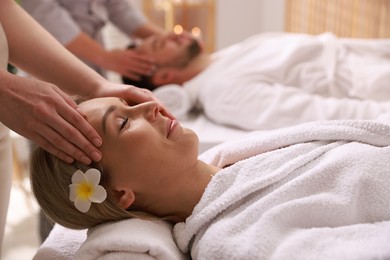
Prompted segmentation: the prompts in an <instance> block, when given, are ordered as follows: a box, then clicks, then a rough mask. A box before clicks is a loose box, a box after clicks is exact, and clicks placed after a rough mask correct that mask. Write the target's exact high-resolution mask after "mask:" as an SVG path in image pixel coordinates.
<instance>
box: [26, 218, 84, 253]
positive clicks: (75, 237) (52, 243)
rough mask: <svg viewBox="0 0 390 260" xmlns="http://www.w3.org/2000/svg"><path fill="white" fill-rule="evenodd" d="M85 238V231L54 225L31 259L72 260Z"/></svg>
mask: <svg viewBox="0 0 390 260" xmlns="http://www.w3.org/2000/svg"><path fill="white" fill-rule="evenodd" d="M86 238H87V230H86V229H83V230H73V229H68V228H65V227H63V226H60V225H58V224H55V225H54V227H53V229H52V230H51V232H50V234H49V236H48V237H47V239H46V240H45V241H44V242H43V244H42V245H41V246H40V247H39V249H38V251H37V253H36V254H35V256H34V258H33V259H34V260H47V259H56V260H73V259H74V256H75V254H76V252H77V250H79V248H80V246H81V245H82V243H83V242H84V241H85V239H86Z"/></svg>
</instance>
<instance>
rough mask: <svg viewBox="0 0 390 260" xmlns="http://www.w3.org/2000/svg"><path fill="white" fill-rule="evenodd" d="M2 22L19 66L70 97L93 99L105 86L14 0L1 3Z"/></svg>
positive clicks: (12, 54)
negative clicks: (55, 86) (77, 96)
mask: <svg viewBox="0 0 390 260" xmlns="http://www.w3.org/2000/svg"><path fill="white" fill-rule="evenodd" d="M0 22H1V24H2V26H3V29H4V31H5V34H6V37H7V40H8V45H9V58H10V62H11V63H12V64H14V65H15V66H17V67H19V68H21V69H23V70H24V71H26V72H28V73H30V74H31V75H33V76H35V77H37V78H40V79H42V80H45V81H48V82H51V83H54V84H56V85H58V86H59V87H60V88H62V89H63V90H64V91H66V92H67V93H68V94H78V95H82V96H85V97H92V96H94V93H95V92H96V91H98V89H99V88H100V87H101V86H102V84H104V82H105V80H104V78H103V77H101V76H100V75H99V74H97V73H96V72H95V71H94V70H92V69H90V68H89V67H88V66H87V65H85V64H84V63H83V62H82V61H80V60H79V59H78V58H77V57H75V56H74V55H73V54H71V53H70V52H69V51H67V50H66V49H65V48H64V47H63V46H62V45H61V44H60V43H59V42H58V41H57V40H55V39H54V38H53V37H52V36H51V35H50V34H49V33H48V32H47V31H46V30H44V29H43V28H42V27H41V26H40V25H39V24H38V23H37V22H36V21H35V20H34V19H33V18H31V17H30V16H29V15H28V14H27V13H26V12H25V11H24V10H23V9H22V8H20V7H19V6H18V5H17V4H15V1H14V0H1V1H0Z"/></svg>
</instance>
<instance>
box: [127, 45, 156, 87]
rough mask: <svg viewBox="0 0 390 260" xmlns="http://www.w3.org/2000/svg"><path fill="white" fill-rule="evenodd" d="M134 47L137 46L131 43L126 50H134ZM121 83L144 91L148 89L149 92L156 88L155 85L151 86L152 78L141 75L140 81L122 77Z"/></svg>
mask: <svg viewBox="0 0 390 260" xmlns="http://www.w3.org/2000/svg"><path fill="white" fill-rule="evenodd" d="M136 47H137V45H135V44H134V43H132V44H130V45H129V46H127V49H134V48H136ZM122 82H123V83H124V84H127V85H133V86H136V87H139V88H146V89H149V90H150V91H153V90H154V89H156V88H157V87H158V86H156V85H155V84H153V82H152V77H149V76H143V75H141V79H140V80H133V79H130V78H128V77H125V76H122Z"/></svg>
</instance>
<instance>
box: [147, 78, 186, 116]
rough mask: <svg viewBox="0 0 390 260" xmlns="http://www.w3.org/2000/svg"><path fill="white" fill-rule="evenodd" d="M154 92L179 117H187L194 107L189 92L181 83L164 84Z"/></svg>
mask: <svg viewBox="0 0 390 260" xmlns="http://www.w3.org/2000/svg"><path fill="white" fill-rule="evenodd" d="M153 93H154V94H155V96H156V97H157V98H158V99H159V100H160V101H161V102H162V103H163V104H164V105H165V106H166V107H167V108H168V110H169V111H170V112H171V113H172V114H173V115H174V116H175V117H177V118H178V119H186V117H187V115H188V113H189V112H190V110H191V109H192V107H193V104H192V102H191V100H190V97H189V95H188V93H187V92H186V90H185V89H184V88H183V87H182V86H180V85H175V84H170V85H164V86H161V87H159V88H156V89H155V90H154V91H153Z"/></svg>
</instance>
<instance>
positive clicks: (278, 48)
mask: <svg viewBox="0 0 390 260" xmlns="http://www.w3.org/2000/svg"><path fill="white" fill-rule="evenodd" d="M213 58H214V61H213V63H212V64H211V65H210V66H209V67H208V68H206V69H205V70H204V71H203V72H202V73H200V74H199V75H197V76H196V77H195V78H193V79H192V80H190V81H188V82H186V83H185V84H184V89H185V90H186V91H187V92H188V93H189V95H190V97H191V99H192V102H193V103H195V104H196V105H197V106H200V107H201V108H203V110H204V113H205V114H206V115H207V116H208V117H209V118H210V119H211V120H213V121H215V122H217V123H220V124H226V125H231V126H235V127H239V128H242V129H247V130H263V129H273V128H278V127H285V126H290V125H293V124H298V123H304V122H308V121H313V120H332V119H374V118H376V117H377V116H378V115H379V114H381V113H383V112H387V111H390V91H389V88H390V86H388V85H389V83H390V40H371V41H370V40H352V39H338V38H336V37H335V36H334V35H332V34H330V33H326V34H323V35H319V36H311V35H304V34H288V33H270V34H259V35H256V36H253V37H251V38H249V39H247V40H245V41H243V42H241V43H238V44H235V45H233V46H230V47H228V48H226V49H224V50H221V51H219V52H217V53H215V54H214V57H213ZM363 99H364V100H363ZM374 100H375V101H374ZM387 100H389V101H387ZM379 101H382V102H379ZM385 101H386V102H385Z"/></svg>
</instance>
